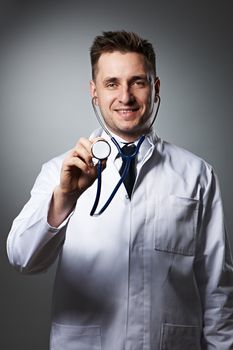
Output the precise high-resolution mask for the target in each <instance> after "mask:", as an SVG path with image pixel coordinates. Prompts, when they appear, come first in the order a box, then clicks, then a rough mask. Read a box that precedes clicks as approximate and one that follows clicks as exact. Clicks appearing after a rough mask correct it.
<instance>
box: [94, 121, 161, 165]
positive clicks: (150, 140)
mask: <svg viewBox="0 0 233 350" xmlns="http://www.w3.org/2000/svg"><path fill="white" fill-rule="evenodd" d="M111 135H112V136H113V137H114V138H115V139H116V141H117V142H118V143H119V145H120V146H123V144H125V143H126V141H125V140H123V139H122V138H120V137H119V136H117V135H115V134H113V133H111ZM95 137H103V138H104V139H105V140H106V141H108V142H109V144H110V146H111V154H110V156H109V158H110V159H111V160H112V161H113V162H114V160H115V159H116V157H117V155H118V150H117V147H116V146H115V145H114V144H113V142H112V141H111V137H110V136H109V135H108V134H107V133H106V131H104V130H103V129H102V128H98V129H96V130H94V132H93V133H92V134H91V136H90V139H93V138H95ZM158 140H159V137H158V136H157V134H156V133H155V130H154V129H152V131H151V132H150V133H149V134H147V135H146V137H145V140H144V141H143V143H142V145H141V147H140V151H139V154H138V161H140V160H142V159H143V158H144V157H145V155H146V154H147V152H148V151H149V150H150V149H151V148H152V147H153V148H154V146H155V144H156V143H157V142H158ZM138 141H139V139H138V140H137V141H136V142H135V144H137V142H138Z"/></svg>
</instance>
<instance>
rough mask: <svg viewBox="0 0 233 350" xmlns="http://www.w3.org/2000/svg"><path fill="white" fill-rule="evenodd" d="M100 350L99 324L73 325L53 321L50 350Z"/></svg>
mask: <svg viewBox="0 0 233 350" xmlns="http://www.w3.org/2000/svg"><path fill="white" fill-rule="evenodd" d="M64 349H65V350H81V349H82V350H90V349H92V350H101V328H100V327H99V326H74V325H64V324H58V323H55V322H53V324H52V331H51V337H50V350H64Z"/></svg>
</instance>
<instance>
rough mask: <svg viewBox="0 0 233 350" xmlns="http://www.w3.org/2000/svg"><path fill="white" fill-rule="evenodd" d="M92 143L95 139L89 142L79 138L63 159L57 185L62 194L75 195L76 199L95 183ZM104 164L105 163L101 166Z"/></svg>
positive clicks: (95, 173) (95, 170)
mask: <svg viewBox="0 0 233 350" xmlns="http://www.w3.org/2000/svg"><path fill="white" fill-rule="evenodd" d="M94 141H96V139H94V140H92V141H90V140H88V139H85V138H81V139H80V140H79V141H78V142H77V144H76V146H75V147H74V149H73V150H71V151H70V152H69V154H68V156H67V157H66V158H65V159H64V162H63V165H62V169H61V175H60V185H59V187H60V190H61V191H62V193H63V194H67V195H76V196H77V198H78V197H79V196H80V195H81V194H82V193H83V192H84V191H85V190H86V189H87V188H88V187H90V186H91V185H92V184H93V182H94V181H95V179H96V177H97V169H96V166H94V164H93V162H92V153H91V146H92V144H93V142H94ZM105 164H106V162H104V164H103V166H105Z"/></svg>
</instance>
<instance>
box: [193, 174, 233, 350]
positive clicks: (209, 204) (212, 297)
mask: <svg viewBox="0 0 233 350" xmlns="http://www.w3.org/2000/svg"><path fill="white" fill-rule="evenodd" d="M202 209H203V211H202V217H201V220H200V221H201V223H200V231H199V239H198V242H197V258H196V262H195V273H196V280H197V283H198V288H199V292H200V297H201V302H202V307H203V339H202V341H203V347H202V349H203V350H232V349H233V264H232V257H231V252H230V246H229V241H228V237H227V232H226V229H225V226H224V217H223V208H222V201H221V195H220V190H219V185H218V180H217V178H216V175H215V174H214V172H213V171H212V170H211V171H210V176H209V181H208V186H207V189H206V191H205V193H204V197H203V208H202Z"/></svg>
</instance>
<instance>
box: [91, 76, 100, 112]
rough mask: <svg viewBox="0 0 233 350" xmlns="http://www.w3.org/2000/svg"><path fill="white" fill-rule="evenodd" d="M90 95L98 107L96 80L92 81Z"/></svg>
mask: <svg viewBox="0 0 233 350" xmlns="http://www.w3.org/2000/svg"><path fill="white" fill-rule="evenodd" d="M90 94H91V97H92V99H94V103H95V104H96V105H97V106H98V97H97V91H96V85H95V82H94V80H91V81H90Z"/></svg>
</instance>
